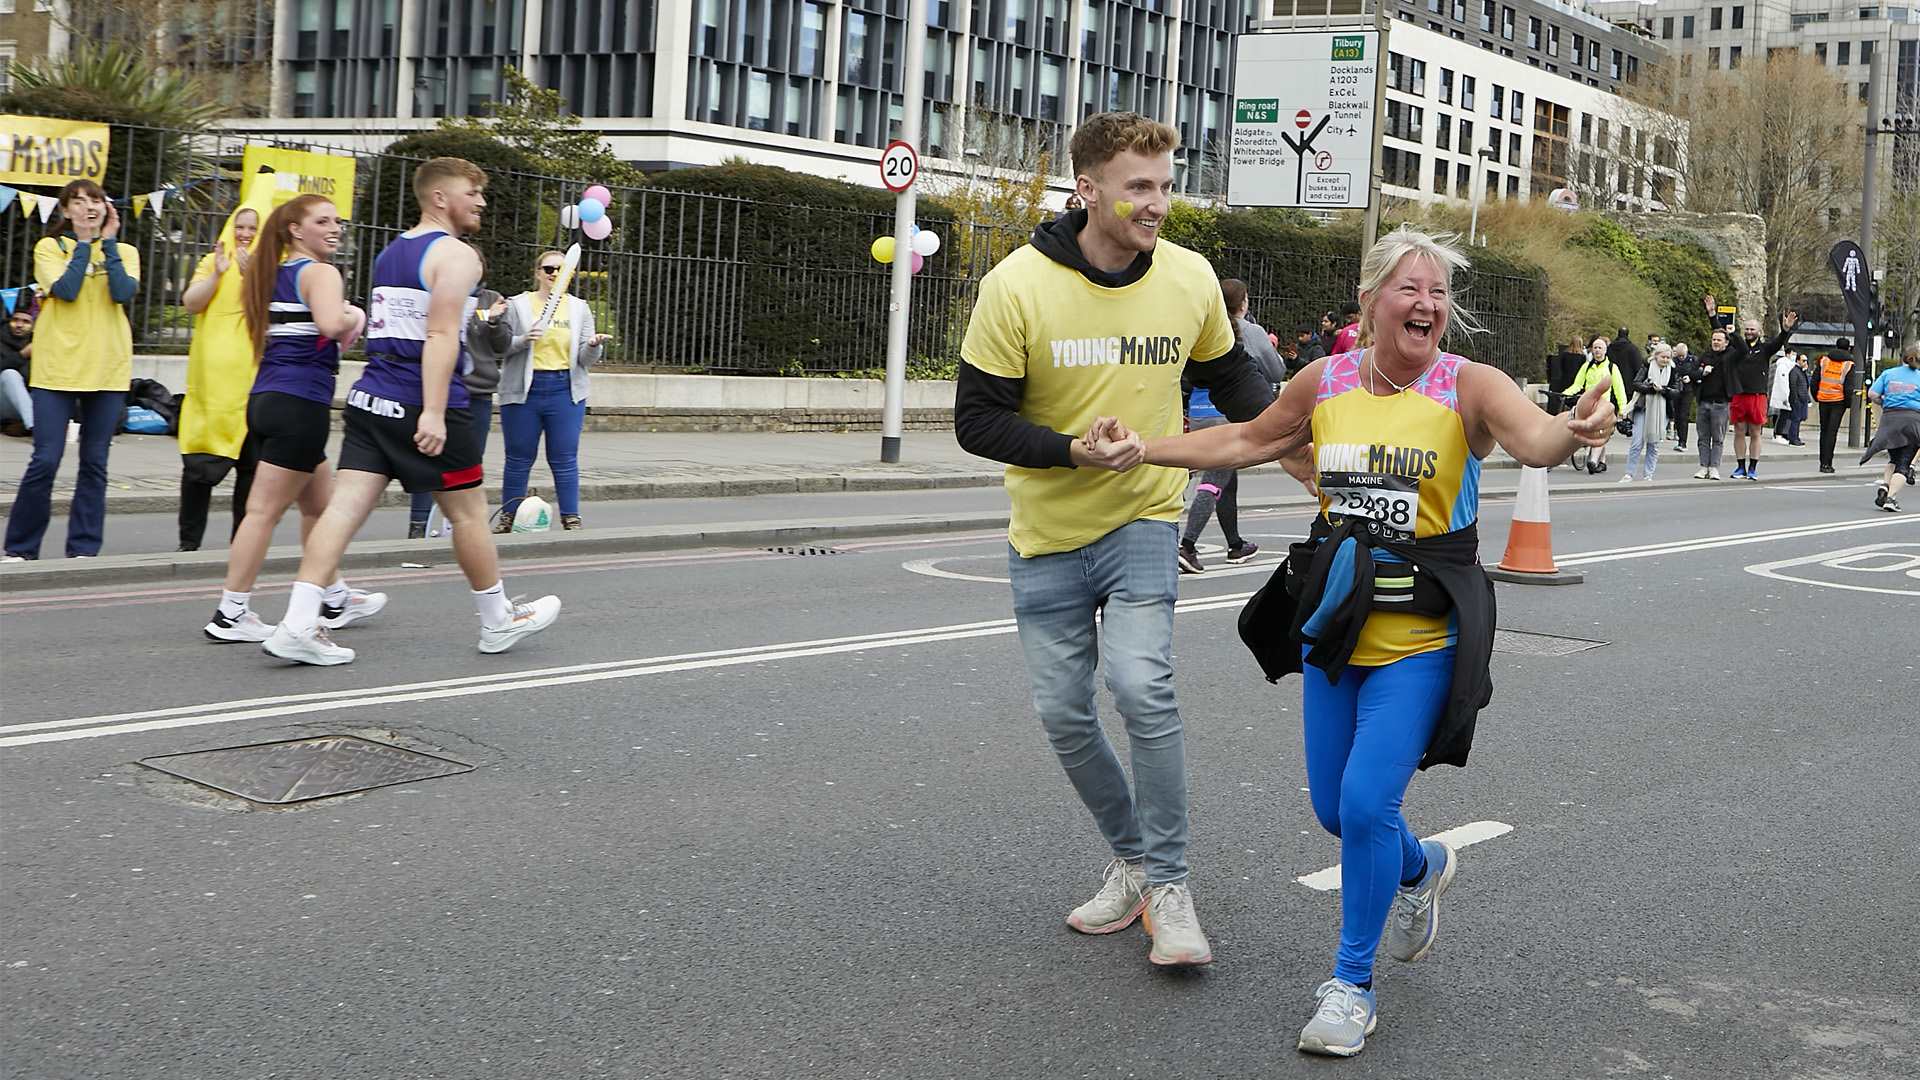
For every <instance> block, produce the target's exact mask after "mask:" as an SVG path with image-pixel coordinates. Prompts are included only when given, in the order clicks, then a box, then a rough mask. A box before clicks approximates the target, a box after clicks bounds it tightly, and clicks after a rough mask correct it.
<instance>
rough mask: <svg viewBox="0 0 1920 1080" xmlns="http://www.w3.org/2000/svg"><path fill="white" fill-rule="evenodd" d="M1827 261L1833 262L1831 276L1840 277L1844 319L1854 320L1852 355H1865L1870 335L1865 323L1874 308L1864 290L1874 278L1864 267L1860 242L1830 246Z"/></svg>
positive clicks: (1871, 299) (1865, 265)
mask: <svg viewBox="0 0 1920 1080" xmlns="http://www.w3.org/2000/svg"><path fill="white" fill-rule="evenodd" d="M1827 261H1828V262H1829V263H1831V264H1832V265H1833V273H1834V276H1835V277H1837V278H1839V279H1840V296H1841V298H1842V299H1844V300H1845V301H1846V303H1847V318H1848V319H1849V320H1850V321H1851V322H1852V323H1853V335H1854V337H1853V347H1854V348H1855V349H1856V350H1859V351H1857V352H1855V353H1854V355H1855V356H1865V355H1866V349H1867V339H1868V338H1869V337H1871V336H1872V335H1871V333H1870V331H1869V330H1868V329H1867V324H1868V322H1869V321H1870V320H1869V316H1870V314H1871V312H1872V309H1873V298H1872V297H1871V296H1870V295H1869V294H1868V291H1867V290H1868V283H1869V282H1871V281H1872V280H1873V277H1872V272H1871V271H1869V270H1868V269H1867V257H1866V255H1865V254H1864V253H1862V252H1861V250H1860V245H1859V244H1856V243H1854V242H1853V241H1851V240H1842V241H1840V242H1839V243H1837V244H1835V245H1833V250H1832V251H1831V252H1829V253H1828V254H1827Z"/></svg>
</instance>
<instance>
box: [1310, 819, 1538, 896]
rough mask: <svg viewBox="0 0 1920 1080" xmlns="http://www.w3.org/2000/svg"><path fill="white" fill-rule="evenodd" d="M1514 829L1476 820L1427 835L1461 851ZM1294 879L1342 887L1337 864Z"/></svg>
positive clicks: (1316, 885)
mask: <svg viewBox="0 0 1920 1080" xmlns="http://www.w3.org/2000/svg"><path fill="white" fill-rule="evenodd" d="M1512 831H1513V826H1511V825H1509V824H1507V823H1506V822H1504V821H1474V822H1469V823H1468V824H1465V825H1462V826H1460V827H1459V828H1456V829H1448V830H1447V831H1446V832H1441V833H1434V834H1433V835H1432V836H1429V837H1427V839H1429V840H1438V841H1440V842H1441V843H1443V844H1446V845H1447V846H1449V847H1451V848H1453V850H1455V851H1459V850H1460V849H1461V848H1465V847H1472V846H1473V845H1475V844H1477V843H1479V842H1481V841H1482V840H1491V839H1493V838H1494V837H1496V836H1505V835H1507V834H1508V833H1510V832H1512ZM1293 880H1295V881H1297V882H1299V883H1300V884H1302V885H1305V886H1306V887H1307V888H1309V889H1318V890H1319V891H1321V892H1332V891H1334V890H1335V889H1338V888H1339V887H1340V867H1339V866H1338V865H1337V864H1336V865H1334V866H1329V867H1327V868H1326V869H1325V870H1315V871H1314V872H1313V873H1311V874H1308V875H1306V876H1305V877H1297V878H1294V879H1293Z"/></svg>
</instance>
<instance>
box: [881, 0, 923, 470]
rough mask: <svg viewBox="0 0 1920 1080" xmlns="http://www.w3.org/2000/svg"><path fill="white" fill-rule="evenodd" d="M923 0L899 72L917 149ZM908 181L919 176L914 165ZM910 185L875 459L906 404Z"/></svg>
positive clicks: (888, 451) (898, 214) (900, 211)
mask: <svg viewBox="0 0 1920 1080" xmlns="http://www.w3.org/2000/svg"><path fill="white" fill-rule="evenodd" d="M926 54H927V0H909V2H908V4H907V55H906V64H905V66H904V68H903V69H902V70H903V72H904V73H903V74H902V76H901V84H902V90H903V93H902V95H901V96H902V98H903V99H904V100H903V101H902V110H901V113H902V115H901V118H900V139H901V141H902V142H905V143H906V144H907V145H909V146H911V147H913V151H914V153H915V154H916V155H917V154H919V152H920V108H921V102H922V101H923V100H924V99H925V97H926V72H925V70H924V69H925V68H926ZM914 174H915V175H914V184H917V183H918V182H919V180H920V177H919V169H918V168H915V170H914ZM914 184H909V185H907V189H906V190H905V191H902V192H901V193H900V194H899V195H898V196H897V197H895V199H894V202H893V301H892V304H891V306H890V307H889V308H888V309H887V392H886V400H885V403H884V405H883V408H882V410H881V414H880V460H881V461H884V462H887V463H888V464H892V463H893V462H897V461H899V460H900V434H901V432H902V431H903V430H904V429H905V427H906V423H905V417H906V406H907V312H908V310H909V305H910V301H911V299H912V296H913V208H914V203H915V201H916V196H915V195H914Z"/></svg>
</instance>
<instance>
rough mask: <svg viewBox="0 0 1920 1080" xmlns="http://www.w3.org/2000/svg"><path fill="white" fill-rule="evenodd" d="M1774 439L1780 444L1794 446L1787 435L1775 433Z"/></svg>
mask: <svg viewBox="0 0 1920 1080" xmlns="http://www.w3.org/2000/svg"><path fill="white" fill-rule="evenodd" d="M1773 441H1774V442H1777V443H1779V444H1780V445H1781V446H1792V445H1793V444H1792V443H1790V442H1788V441H1787V437H1786V436H1785V435H1775V436H1774V437H1773Z"/></svg>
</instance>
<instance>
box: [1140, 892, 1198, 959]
mask: <svg viewBox="0 0 1920 1080" xmlns="http://www.w3.org/2000/svg"><path fill="white" fill-rule="evenodd" d="M1144 920H1145V921H1144V925H1145V926H1146V928H1147V933H1149V934H1152V935H1153V949H1152V951H1150V952H1149V953H1147V959H1148V960H1151V961H1153V962H1154V963H1155V964H1158V965H1159V966H1161V967H1195V966H1198V965H1200V964H1211V963H1213V946H1211V945H1208V944H1207V935H1205V934H1203V933H1201V932H1200V916H1198V915H1196V914H1194V911H1193V893H1192V892H1191V891H1189V890H1188V889H1187V887H1186V885H1185V884H1184V883H1182V884H1177V885H1156V886H1153V887H1152V888H1149V889H1148V890H1147V910H1146V912H1145V915H1144Z"/></svg>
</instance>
